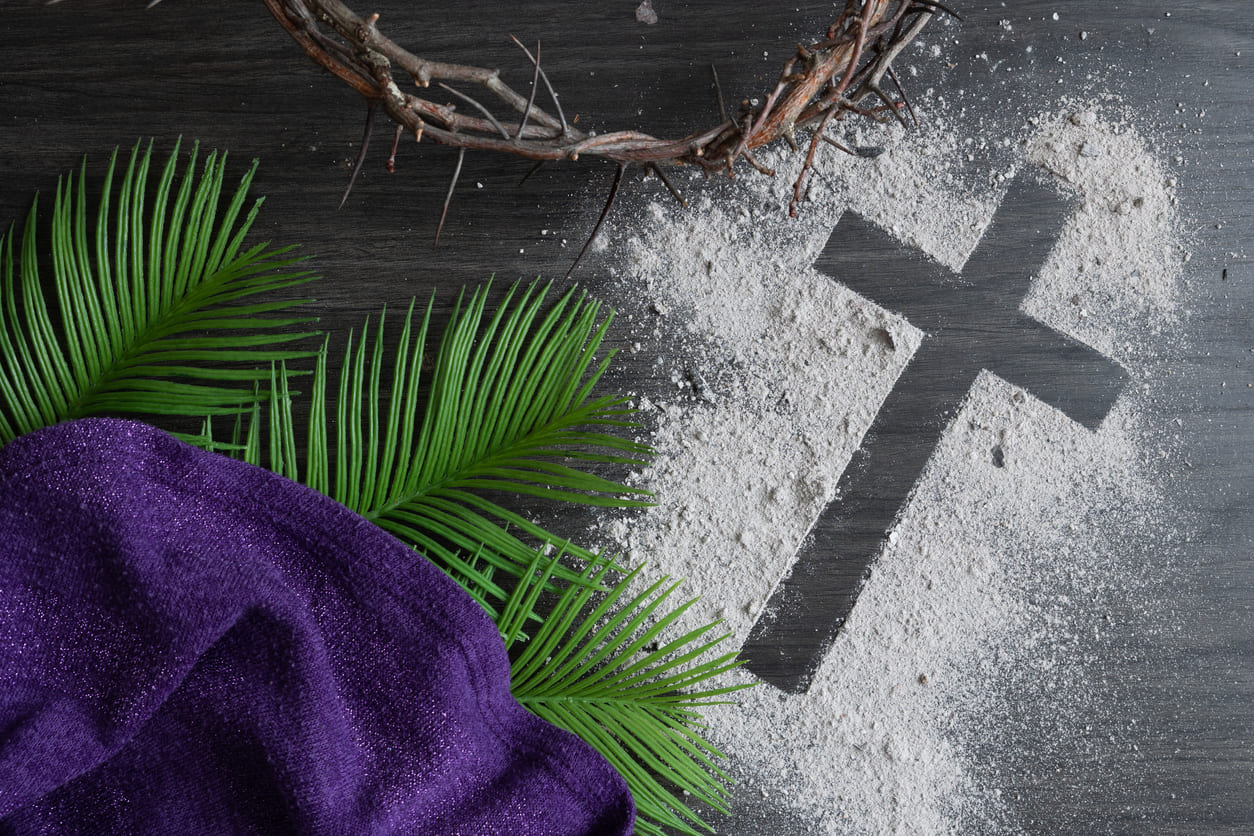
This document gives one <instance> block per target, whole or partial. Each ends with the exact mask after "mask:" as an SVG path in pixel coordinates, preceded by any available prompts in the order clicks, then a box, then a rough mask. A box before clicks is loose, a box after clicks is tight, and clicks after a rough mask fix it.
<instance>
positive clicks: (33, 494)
mask: <svg viewBox="0 0 1254 836" xmlns="http://www.w3.org/2000/svg"><path fill="white" fill-rule="evenodd" d="M508 683H509V664H508V660H507V658H506V655H505V649H504V646H503V644H502V642H501V639H500V637H499V635H498V634H497V632H496V629H495V627H494V626H493V624H492V622H491V620H490V619H488V617H487V616H486V615H485V614H484V613H483V612H482V610H481V609H480V608H479V607H478V605H477V604H475V603H474V601H472V600H471V599H470V597H469V596H467V595H466V594H465V593H464V592H463V591H462V590H461V589H460V588H459V587H458V586H457V585H456V584H455V583H453V582H452V581H451V580H450V579H449V578H447V577H446V576H445V575H444V574H443V573H442V572H440V571H439V570H438V569H436V568H435V567H434V566H433V565H432V564H430V563H429V562H427V561H426V560H424V559H423V558H422V557H421V556H420V555H418V554H416V553H415V552H413V551H411V550H410V549H408V548H406V547H405V546H404V545H402V544H401V543H399V542H398V541H396V540H395V539H393V538H392V537H390V536H389V535H387V534H386V533H384V532H383V531H382V530H380V529H379V528H377V527H376V526H374V525H372V524H371V523H369V522H367V521H365V520H363V519H362V518H361V517H358V516H356V515H355V514H353V513H352V512H350V511H348V510H347V509H345V508H344V507H343V506H341V505H338V504H337V503H335V502H333V501H331V500H330V499H327V498H326V497H324V496H321V495H319V494H317V493H315V492H313V491H311V490H308V489H307V488H304V487H303V486H301V485H297V484H295V483H293V482H290V481H287V480H285V479H281V478H279V477H277V476H275V475H273V474H271V473H268V472H266V471H264V470H261V469H259V468H255V467H251V466H249V465H245V464H242V463H240V462H237V461H233V460H231V459H227V458H225V457H223V456H219V455H214V454H210V453H206V452H204V451H201V450H198V449H196V448H194V447H190V446H188V445H186V444H183V443H181V442H179V441H176V440H175V439H173V438H171V437H170V436H168V435H166V434H164V433H162V432H160V431H158V430H155V429H153V428H151V427H148V426H145V425H143V424H139V423H135V422H130V421H117V420H94V419H93V420H83V421H76V422H72V423H68V424H62V425H60V426H57V427H53V428H50V429H47V430H41V431H39V432H36V433H32V434H31V435H28V436H25V437H23V438H20V439H18V440H16V441H14V442H12V443H10V444H9V445H7V446H5V447H4V448H2V449H0V832H3V833H22V834H25V833H109V834H115V833H127V834H134V833H144V834H147V833H151V834H158V833H159V834H175V833H178V834H183V833H187V834H198V833H212V834H230V833H267V834H269V833H311V834H321V833H334V834H341V833H342V834H359V833H361V834H365V833H422V834H450V836H451V835H452V834H465V836H487V834H511V836H514V835H515V834H527V836H538V835H539V834H569V835H570V836H574V835H575V834H597V836H600V834H629V833H630V832H631V829H632V816H633V807H632V802H631V796H630V794H629V792H628V790H627V787H626V785H625V783H624V782H623V780H622V778H621V777H620V776H619V775H618V774H617V773H616V772H615V771H614V770H613V769H612V768H611V767H610V765H609V764H608V763H607V762H606V761H605V760H604V759H602V758H601V756H600V755H599V754H597V753H596V752H595V751H594V750H592V749H591V748H590V747H588V746H587V745H585V744H584V743H583V742H582V741H580V740H579V739H578V738H576V737H574V736H573V735H571V734H568V733H566V732H564V731H562V730H560V729H557V728H556V727H554V726H551V725H549V724H547V723H545V722H543V721H541V720H539V719H537V718H535V717H534V716H532V715H531V714H528V713H527V712H526V711H525V710H523V708H522V707H521V706H519V705H518V703H517V702H515V701H514V699H513V697H511V696H510V693H509V684H508Z"/></svg>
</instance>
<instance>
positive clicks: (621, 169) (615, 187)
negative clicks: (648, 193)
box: [566, 163, 627, 279]
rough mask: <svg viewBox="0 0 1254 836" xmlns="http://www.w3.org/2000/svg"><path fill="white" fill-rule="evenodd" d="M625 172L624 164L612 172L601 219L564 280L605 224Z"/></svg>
mask: <svg viewBox="0 0 1254 836" xmlns="http://www.w3.org/2000/svg"><path fill="white" fill-rule="evenodd" d="M626 170H627V164H626V163H619V164H618V170H617V171H615V172H614V183H613V185H611V186H610V196H609V198H608V199H607V200H606V201H605V208H604V209H602V210H601V217H599V218H597V225H596V226H594V227H593V228H592V234H591V235H589V236H588V240H587V241H584V243H583V248H582V249H580V250H579V255H578V256H576V258H575V263H574V264H572V265H570V269H569V270H567V271H566V278H568V279H569V278H570V274H571V273H574V272H575V268H576V267H578V266H579V262H581V261H583V257H584V255H585V254H586V253H587V252H588V248H589V247H591V246H592V242H593V241H595V240H596V237H597V233H599V232H600V231H601V226H602V225H603V224H604V223H605V219H606V217H608V216H609V214H610V207H611V206H613V205H614V198H615V197H617V196H618V187H619V186H620V185H621V184H622V182H623V172H625V171H626Z"/></svg>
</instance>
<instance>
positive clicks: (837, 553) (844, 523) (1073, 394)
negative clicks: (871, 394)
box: [741, 178, 1127, 693]
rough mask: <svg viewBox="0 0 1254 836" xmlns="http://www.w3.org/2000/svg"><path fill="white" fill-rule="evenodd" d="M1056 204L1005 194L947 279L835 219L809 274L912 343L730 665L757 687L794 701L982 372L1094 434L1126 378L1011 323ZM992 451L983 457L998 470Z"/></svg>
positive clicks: (1070, 345) (1048, 198) (1081, 348)
mask: <svg viewBox="0 0 1254 836" xmlns="http://www.w3.org/2000/svg"><path fill="white" fill-rule="evenodd" d="M1066 215H1067V204H1066V203H1065V202H1064V201H1063V199H1062V198H1061V197H1060V196H1059V195H1058V194H1057V193H1055V192H1054V191H1053V190H1052V189H1048V188H1046V187H1043V186H1040V185H1037V184H1034V183H1026V182H1024V181H1023V179H1022V178H1019V179H1018V180H1016V181H1015V182H1014V183H1012V185H1011V187H1010V190H1009V192H1008V193H1007V194H1006V196H1005V198H1004V199H1003V200H1002V203H1001V205H1000V206H999V207H998V209H997V213H996V215H995V216H994V218H993V221H992V223H991V224H990V225H989V227H988V229H987V230H986V231H985V232H984V235H983V236H982V237H981V239H980V242H979V244H978V245H977V246H976V249H975V251H974V252H973V253H972V254H971V256H970V258H969V259H968V260H967V263H966V265H965V266H964V267H963V269H962V272H961V274H960V275H956V274H954V273H953V272H951V271H950V270H949V269H947V268H945V267H943V266H941V265H939V264H937V263H935V262H933V261H930V260H928V259H926V258H925V257H923V255H922V254H921V253H917V252H904V251H903V250H902V246H901V244H900V243H899V242H897V241H895V240H894V239H892V238H891V237H889V236H888V235H887V234H886V233H885V232H883V231H882V230H880V229H877V228H876V227H874V226H872V225H871V224H869V223H867V222H866V221H864V220H862V219H860V218H856V217H852V216H850V215H848V214H846V215H845V217H843V218H842V219H841V220H840V222H839V223H838V224H837V225H836V228H835V230H834V231H833V232H832V235H831V238H830V239H829V240H828V242H827V246H826V247H825V248H824V250H823V253H822V254H821V255H820V256H819V258H818V260H817V261H816V263H815V266H816V268H817V269H819V270H820V271H821V272H823V273H824V274H826V275H828V276H832V277H834V278H835V279H836V280H838V281H840V282H841V283H843V284H845V285H847V286H848V287H850V288H851V289H852V290H854V291H855V292H857V293H860V294H862V295H863V296H865V297H867V298H869V299H871V300H872V301H874V302H876V303H877V304H879V305H881V306H882V307H884V308H887V309H889V310H894V311H899V312H900V313H902V314H903V315H904V316H905V317H906V318H907V319H908V320H909V321H910V322H911V323H912V324H914V325H915V326H917V327H918V328H920V329H921V330H922V331H923V332H924V334H925V336H924V338H923V342H922V344H921V345H920V346H919V349H918V351H917V352H915V354H914V356H913V357H912V358H911V359H910V361H909V363H908V364H907V365H906V368H905V370H904V371H903V372H902V373H901V376H900V378H899V379H898V380H897V383H896V385H895V386H894V388H893V390H892V392H891V393H890V394H889V395H888V397H887V398H886V399H885V400H884V403H883V404H882V405H881V407H880V410H879V413H878V414H877V415H876V417H875V419H874V421H873V422H872V424H871V427H870V429H869V430H868V431H867V434H866V436H865V437H864V438H863V441H862V446H861V448H860V449H859V450H858V451H857V452H856V453H855V454H854V456H853V459H852V460H851V461H850V463H849V465H848V466H847V467H846V468H845V471H844V473H843V474H842V475H841V478H840V482H839V483H838V486H837V489H836V497H837V498H836V499H834V500H833V501H832V502H831V503H830V504H829V505H828V506H827V508H826V509H825V510H824V511H823V513H822V514H821V515H820V516H819V519H818V522H816V523H815V525H814V528H813V529H812V531H811V536H810V537H808V538H807V543H806V545H804V546H803V547H802V549H801V550H800V551H799V552H798V554H797V558H796V562H795V564H794V566H793V570H792V574H791V575H790V576H789V577H788V578H787V579H785V580H784V581H782V582H781V583H780V585H779V586H778V587H777V588H776V590H775V592H774V594H773V595H772V597H771V600H770V601H769V602H768V604H767V607H766V609H765V610H764V611H763V612H764V614H763V616H761V617H760V618H759V620H758V622H757V623H756V624H755V625H754V628H753V630H752V632H751V633H750V636H749V640H748V642H746V644H745V646H744V648H743V649H742V651H741V656H742V658H743V659H745V660H746V666H747V667H748V669H749V670H751V671H752V672H753V673H754V674H755V675H757V676H758V678H760V679H762V680H764V681H766V682H769V683H771V684H773V685H775V686H776V687H778V688H780V689H781V690H784V691H788V692H792V693H800V692H803V691H805V690H806V689H807V688H808V687H809V682H810V678H811V677H812V676H813V674H814V671H815V669H816V668H817V667H818V665H819V663H820V662H821V661H822V657H823V656H824V654H825V653H826V651H827V650H828V648H829V647H830V646H831V644H832V642H833V641H834V640H835V638H836V635H837V633H838V632H839V630H840V628H841V626H842V625H843V624H844V621H845V619H846V618H847V617H848V615H849V613H850V611H851V610H852V609H853V606H854V602H855V601H856V600H857V597H858V592H859V588H860V587H861V585H862V582H863V579H864V578H865V577H866V574H867V570H868V568H869V567H870V565H871V562H872V561H873V560H874V558H875V556H876V555H877V554H878V553H879V551H880V548H881V547H882V545H883V543H884V541H885V538H886V536H887V534H888V532H889V531H890V530H891V528H892V526H893V525H894V523H895V521H896V519H897V516H898V514H899V513H900V512H901V511H902V510H903V509H904V507H905V503H906V501H907V500H908V499H909V496H910V492H911V490H912V489H913V487H914V484H915V482H916V480H917V479H918V477H919V475H920V473H922V471H923V468H924V466H925V465H926V464H927V461H928V459H929V458H930V456H931V454H932V450H933V449H934V448H935V447H936V445H937V443H938V442H939V441H940V438H941V435H942V433H943V432H944V430H945V427H946V426H947V425H948V423H949V420H950V419H951V418H952V417H953V415H954V414H955V413H956V412H957V410H958V408H959V407H960V406H961V403H962V401H963V399H964V398H965V397H966V395H967V392H968V390H969V389H970V387H971V384H972V383H973V382H974V381H975V378H976V376H977V375H978V374H979V373H980V371H981V370H982V369H987V370H988V371H990V372H992V373H994V374H996V375H998V376H1000V377H1001V378H1003V379H1005V380H1006V381H1008V382H1010V383H1013V384H1015V385H1018V386H1022V387H1023V388H1024V389H1026V390H1028V392H1030V393H1031V394H1032V395H1034V396H1036V397H1037V398H1040V399H1041V400H1043V401H1045V402H1046V403H1048V404H1050V405H1051V406H1053V407H1055V408H1056V409H1059V410H1061V411H1062V412H1063V413H1064V414H1066V415H1068V416H1069V417H1071V418H1072V419H1073V420H1075V421H1078V422H1080V423H1081V424H1083V425H1084V426H1086V427H1088V428H1090V429H1096V428H1097V426H1098V425H1100V424H1101V422H1102V420H1103V419H1104V418H1105V416H1106V414H1107V413H1108V412H1109V410H1110V408H1111V406H1113V404H1114V401H1115V399H1116V398H1117V397H1118V396H1119V393H1120V392H1121V391H1122V389H1123V387H1124V384H1125V382H1126V380H1127V374H1126V373H1125V372H1124V371H1123V369H1121V368H1120V367H1119V366H1118V365H1117V364H1116V363H1114V362H1113V361H1111V360H1109V359H1107V358H1105V357H1103V356H1102V355H1100V354H1098V353H1097V352H1095V351H1094V350H1093V349H1091V348H1089V347H1087V346H1085V345H1083V344H1081V343H1079V342H1077V341H1075V340H1073V339H1071V338H1070V337H1067V336H1064V335H1062V334H1060V333H1058V332H1056V331H1053V330H1051V329H1049V328H1047V327H1046V326H1044V325H1043V324H1041V323H1040V322H1038V321H1036V320H1034V319H1031V318H1030V317H1028V316H1026V315H1025V314H1022V313H1020V311H1019V306H1020V303H1021V302H1022V300H1023V297H1024V295H1025V294H1026V293H1027V291H1028V288H1029V285H1030V283H1031V280H1032V275H1033V273H1034V271H1036V270H1037V269H1039V265H1041V264H1042V263H1043V262H1044V261H1045V258H1046V256H1047V255H1048V254H1049V252H1050V250H1051V249H1052V248H1053V245H1054V241H1055V239H1056V237H1057V232H1058V229H1059V228H1060V227H1061V225H1062V222H1063V220H1064V218H1065V217H1066ZM998 452H999V451H990V458H991V463H992V465H995V466H1001V458H1000V456H999V455H998Z"/></svg>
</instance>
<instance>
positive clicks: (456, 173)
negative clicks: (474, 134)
mask: <svg viewBox="0 0 1254 836" xmlns="http://www.w3.org/2000/svg"><path fill="white" fill-rule="evenodd" d="M465 159H466V149H465V148H458V149H457V167H456V168H454V169H453V179H452V181H450V182H449V184H448V194H446V195H445V196H444V208H443V209H441V210H440V225H439V226H437V227H436V228H435V241H434V242H433V243H432V244H431V249H433V250H434V249H436V248H438V247H439V246H440V233H441V232H443V231H444V219H445V218H446V217H448V206H449V204H450V203H452V202H453V190H454V189H456V188H457V178H458V177H461V176H462V161H463V160H465Z"/></svg>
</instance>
